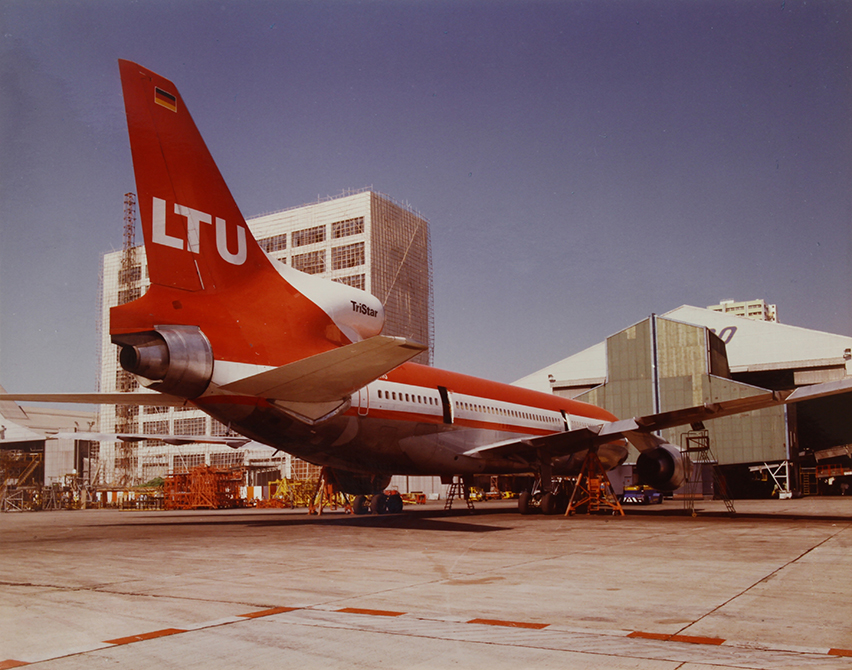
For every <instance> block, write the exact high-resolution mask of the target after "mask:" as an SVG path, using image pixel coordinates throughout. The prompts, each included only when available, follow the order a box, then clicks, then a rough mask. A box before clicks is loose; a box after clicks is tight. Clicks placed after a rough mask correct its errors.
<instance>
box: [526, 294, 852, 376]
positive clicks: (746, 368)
mask: <svg viewBox="0 0 852 670" xmlns="http://www.w3.org/2000/svg"><path fill="white" fill-rule="evenodd" d="M661 316H662V317H663V318H666V319H670V320H672V321H679V322H681V323H688V324H692V325H696V326H706V327H707V328H709V329H710V330H712V331H713V332H715V333H716V334H717V335H718V336H719V337H720V338H721V339H722V340H723V341H724V342H725V344H726V348H727V353H728V364H729V366H730V369H731V372H755V371H760V370H778V369H787V368H809V367H820V366H827V365H838V364H842V363H843V362H844V360H845V362H846V368H847V375H849V374H852V361H850V360H849V358H848V356H849V354H848V353H847V352H852V337H847V336H845V335H834V334H832V333H823V332H820V331H818V330H810V329H808V328H800V327H798V326H789V325H786V324H783V323H774V322H771V321H756V320H754V319H748V318H746V317H741V316H733V315H732V314H724V313H722V312H714V311H713V310H709V309H702V308H700V307H690V306H689V305H683V306H681V307H678V308H677V309H673V310H672V311H670V312H666V313H665V314H663V315H661ZM548 375H550V376H552V377H553V378H554V379H555V380H556V381H557V382H565V381H570V382H571V384H572V385H580V384H581V383H582V382H583V381H585V380H588V381H590V382H593V381H596V382H597V383H603V381H604V380H605V378H606V341H603V342H599V343H598V344H595V345H593V346H591V347H589V348H588V349H584V350H583V351H580V352H578V353H576V354H574V355H573V356H569V357H568V358H563V359H562V360H561V361H557V362H555V363H552V364H551V365H548V366H547V367H544V368H542V369H541V370H537V371H536V372H533V373H532V374H529V375H527V376H526V377H522V378H521V379H518V380H517V381H516V382H514V383H515V384H516V385H517V386H522V387H524V388H531V389H535V390H537V391H544V392H550V390H551V384H550V382H549V380H548Z"/></svg>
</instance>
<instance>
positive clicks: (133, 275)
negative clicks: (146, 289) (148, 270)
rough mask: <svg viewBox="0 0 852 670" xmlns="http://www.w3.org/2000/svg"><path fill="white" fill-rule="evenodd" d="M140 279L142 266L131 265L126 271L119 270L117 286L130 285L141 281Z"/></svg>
mask: <svg viewBox="0 0 852 670" xmlns="http://www.w3.org/2000/svg"><path fill="white" fill-rule="evenodd" d="M141 279H142V266H141V265H132V266H131V267H129V268H127V270H119V272H118V283H119V284H130V283H133V282H137V281H141Z"/></svg>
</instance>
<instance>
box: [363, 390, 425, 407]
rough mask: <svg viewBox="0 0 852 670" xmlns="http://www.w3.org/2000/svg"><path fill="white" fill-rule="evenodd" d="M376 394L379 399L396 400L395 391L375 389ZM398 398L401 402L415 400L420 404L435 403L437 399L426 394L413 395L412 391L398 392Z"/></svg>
mask: <svg viewBox="0 0 852 670" xmlns="http://www.w3.org/2000/svg"><path fill="white" fill-rule="evenodd" d="M376 393H377V395H378V396H379V399H382V398H384V399H385V400H396V399H397V397H396V396H397V392H396V391H381V390H379V391H377V392H376ZM399 399H400V400H402V401H403V402H416V403H419V404H421V405H437V404H438V401H437V400H436V399H435V398H432V397H430V396H428V395H423V396H420V395H414V394H413V393H411V394H409V393H401V392H400V393H399Z"/></svg>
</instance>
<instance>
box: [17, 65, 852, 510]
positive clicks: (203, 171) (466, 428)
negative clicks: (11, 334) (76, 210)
mask: <svg viewBox="0 0 852 670" xmlns="http://www.w3.org/2000/svg"><path fill="white" fill-rule="evenodd" d="M119 69H120V75H121V84H122V89H123V95H124V101H125V111H126V115H127V124H128V132H129V137H130V146H131V153H132V160H133V168H134V173H135V177H136V186H137V194H138V200H139V210H140V218H141V225H142V231H143V236H144V242H145V248H146V254H147V261H148V267H149V275H150V280H151V286H150V289H149V290H148V291H147V292H146V293H145V294H144V295H142V296H141V297H139V298H137V299H136V300H133V301H132V302H129V303H125V304H123V305H119V306H117V307H113V308H112V309H111V311H110V336H111V339H112V342H113V343H114V344H116V345H117V346H118V347H119V348H120V354H119V360H120V364H121V367H122V368H123V369H124V370H126V371H128V372H130V373H133V374H134V375H136V376H137V377H138V379H139V380H140V382H141V383H142V384H143V385H144V386H146V387H147V388H148V389H150V392H146V393H127V394H91V393H89V394H5V395H0V400H20V401H30V402H34V401H45V402H85V403H109V404H121V403H127V404H137V405H152V404H153V405H175V406H181V405H192V406H194V407H197V408H199V409H201V410H203V411H204V412H206V413H207V414H209V415H210V416H212V417H213V418H215V419H217V420H218V421H220V422H221V423H223V424H225V425H227V426H229V427H230V428H231V429H232V430H233V431H235V432H237V433H239V434H240V435H242V436H244V437H245V438H246V439H249V440H253V441H256V442H259V443H262V444H265V445H268V446H270V447H273V448H275V449H279V450H282V451H286V452H288V453H290V454H292V455H294V456H297V457H298V458H301V459H303V460H305V461H308V462H310V463H314V464H318V465H322V466H326V467H328V468H330V469H331V470H332V471H333V473H334V476H335V478H336V480H337V481H338V482H339V484H340V486H341V488H343V490H344V491H345V492H346V493H349V494H352V495H355V496H356V498H355V505H354V507H355V511H356V512H358V513H365V512H367V511H372V512H374V513H379V512H384V511H398V510H400V509H401V507H402V503H401V501H400V500H398V499H396V498H398V496H397V497H396V498H390V499H389V498H388V497H386V496H385V495H384V494H383V493H382V492H383V490H384V489H385V488H386V487H387V485H388V483H389V482H390V478H391V476H392V475H395V474H396V475H430V476H441V477H442V479H444V481H452V478H453V477H461V478H463V480H464V481H466V482H467V481H470V478H471V477H472V476H473V475H477V474H489V475H500V474H534V475H536V476H537V478H538V480H539V481H540V492H539V493H540V495H541V499H540V508H541V510H542V511H544V512H545V513H555V512H557V511H558V510H559V505H558V503H557V500H556V498H557V496H558V495H559V493H558V492H557V491H556V489H555V488H554V485H553V478H554V477H559V476H563V477H565V476H571V475H576V474H577V473H578V471H579V470H580V467H581V465H582V463H583V461H584V460H585V457H586V455H587V454H588V453H589V452H590V451H592V452H594V453H596V454H597V457H598V458H599V459H600V462H601V463H602V465H603V466H604V467H605V468H606V469H607V470H609V469H612V468H614V467H616V466H618V465H620V464H622V463H624V461H625V460H626V459H627V455H628V446H627V444H628V442H630V443H631V444H633V445H634V446H635V447H636V448H637V449H638V450H639V452H640V453H639V457H638V460H637V463H636V469H637V473H638V476H639V478H640V480H641V481H642V482H643V483H644V484H647V485H649V486H651V487H653V488H655V489H657V490H660V491H672V490H674V489H677V488H678V487H680V486H681V485H682V484H683V483H684V481H685V479H686V478H687V477H688V475H689V473H690V471H691V466H692V464H691V462H690V461H689V458H688V457H687V456H685V455H684V454H682V453H681V450H680V449H679V448H678V447H676V446H674V445H672V444H668V443H666V442H665V441H664V440H663V439H662V438H661V437H660V436H659V435H658V434H657V433H658V431H660V430H662V429H664V428H670V427H674V426H680V425H689V424H693V425H694V424H698V423H700V422H702V421H705V420H707V419H712V418H718V417H723V416H728V415H731V414H736V413H740V412H747V411H752V410H756V409H762V408H765V407H771V406H775V405H780V404H784V403H791V402H799V401H801V400H806V399H811V398H816V397H822V396H824V395H831V394H835V393H844V392H848V391H849V390H852V380H844V381H841V382H831V383H827V384H819V385H815V386H812V387H808V388H800V389H797V390H795V391H792V392H790V391H767V392H765V393H760V394H758V395H755V396H751V397H748V398H741V399H736V400H726V401H718V402H714V401H708V402H706V403H705V404H703V405H699V406H695V407H691V408H685V409H682V410H676V411H671V412H662V413H658V414H652V415H648V416H642V417H634V418H630V419H621V420H619V419H618V418H617V417H616V416H614V415H613V414H611V413H610V412H608V411H606V410H604V409H601V408H599V407H596V406H594V405H590V404H586V403H582V402H579V401H577V400H572V399H568V398H562V397H559V396H556V395H552V394H547V393H541V392H536V391H532V390H528V389H524V388H519V387H516V386H512V385H509V384H502V383H497V382H493V381H487V380H485V379H479V378H476V377H472V376H468V375H464V374H459V373H455V372H449V371H445V370H440V369H437V368H434V367H430V366H426V365H420V364H417V363H414V362H411V361H410V359H411V358H413V357H414V356H416V355H417V354H419V353H421V352H422V351H424V350H425V348H426V347H424V346H423V345H421V344H418V343H416V342H413V341H410V340H407V339H405V338H401V337H391V336H386V335H382V334H381V331H382V324H383V319H384V308H383V306H382V304H381V303H380V302H379V301H378V300H377V299H376V298H375V297H374V296H372V295H369V294H368V293H366V292H365V291H362V290H360V289H357V288H353V287H350V286H347V285H344V284H340V283H336V282H332V281H330V280H326V279H323V278H319V277H316V276H313V275H308V274H304V273H302V272H300V271H298V270H295V269H294V268H292V267H290V266H288V265H285V264H282V263H280V262H278V261H276V260H275V259H273V258H272V257H270V256H269V255H267V254H266V252H265V251H263V250H262V249H261V247H260V246H259V245H258V243H257V242H256V240H255V239H254V238H253V236H252V233H251V232H250V231H249V229H248V226H247V225H246V222H245V219H244V218H243V215H242V214H241V213H240V210H239V208H238V206H237V204H236V202H235V201H234V199H233V197H232V195H231V193H230V191H229V189H228V187H227V185H226V184H225V181H224V179H223V178H222V175H221V174H220V172H219V169H218V168H217V166H216V163H215V162H214V160H213V157H212V156H211V155H210V153H209V151H208V149H207V147H206V145H205V143H204V140H203V139H202V136H201V134H200V133H199V131H198V129H197V128H196V126H195V123H194V122H193V120H192V117H191V116H190V113H189V111H188V109H187V106H186V103H185V102H184V99H183V98H182V96H181V95H180V93H179V92H178V89H177V87H176V86H175V85H174V84H173V83H172V82H171V81H169V80H168V79H166V78H164V77H162V76H160V75H158V74H156V73H154V72H152V71H151V70H148V69H146V68H144V67H142V66H140V65H137V64H136V63H132V62H130V61H127V60H120V61H119ZM131 437H135V438H136V439H141V438H143V437H149V438H151V437H158V436H153V435H151V436H140V435H136V436H131ZM233 446H237V445H233ZM530 505H531V502H530V492H529V491H528V492H525V493H524V494H522V495H521V497H520V498H519V509H520V511H521V512H522V513H528V512H529V511H530V509H531V507H530Z"/></svg>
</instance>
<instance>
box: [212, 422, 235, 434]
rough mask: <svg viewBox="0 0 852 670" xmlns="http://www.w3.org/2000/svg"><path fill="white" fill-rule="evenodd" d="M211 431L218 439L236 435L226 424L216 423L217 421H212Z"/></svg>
mask: <svg viewBox="0 0 852 670" xmlns="http://www.w3.org/2000/svg"><path fill="white" fill-rule="evenodd" d="M210 421H211V430H210V434H211V435H214V436H217V437H226V436H228V435H234V434H235V433H234V431H232V430H231V429H230V428H228V426H226V425H225V424H224V423H221V422H219V421H216V419H211V420H210Z"/></svg>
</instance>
